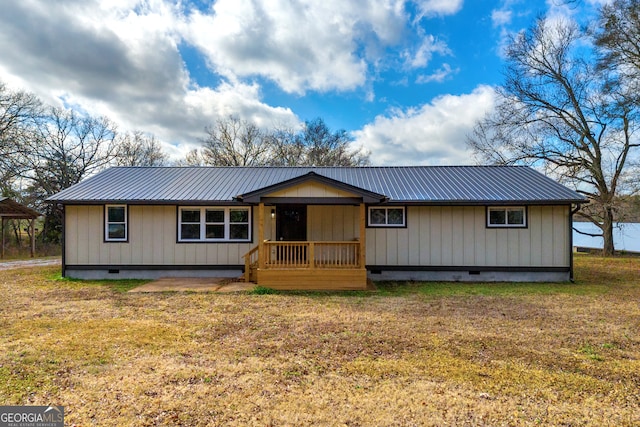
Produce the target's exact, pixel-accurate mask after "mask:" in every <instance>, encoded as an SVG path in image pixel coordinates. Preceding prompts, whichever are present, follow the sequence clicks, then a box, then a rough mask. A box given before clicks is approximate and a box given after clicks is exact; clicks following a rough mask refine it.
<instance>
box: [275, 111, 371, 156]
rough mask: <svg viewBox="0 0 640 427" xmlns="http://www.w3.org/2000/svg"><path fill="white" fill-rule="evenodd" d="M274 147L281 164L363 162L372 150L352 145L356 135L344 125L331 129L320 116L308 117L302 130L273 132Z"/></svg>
mask: <svg viewBox="0 0 640 427" xmlns="http://www.w3.org/2000/svg"><path fill="white" fill-rule="evenodd" d="M272 136H273V138H274V144H273V145H274V147H275V149H274V150H275V151H274V154H273V158H272V161H271V162H272V163H273V164H276V165H282V166H364V165H367V164H369V154H368V153H366V152H364V151H363V150H357V149H353V148H352V147H351V143H352V142H353V139H352V138H351V137H350V136H349V135H348V134H347V132H346V131H345V130H344V129H340V130H338V131H335V132H332V131H331V129H329V127H328V126H327V124H326V123H325V122H324V120H322V119H321V118H316V119H314V120H308V121H306V122H305V125H304V128H303V129H302V131H300V132H294V131H291V130H279V131H276V132H274V133H272Z"/></svg>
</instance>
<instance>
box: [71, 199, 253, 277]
mask: <svg viewBox="0 0 640 427" xmlns="http://www.w3.org/2000/svg"><path fill="white" fill-rule="evenodd" d="M128 210H129V212H128V214H129V222H128V232H129V241H128V242H104V206H69V205H67V206H66V207H65V217H66V227H65V234H66V235H65V250H66V253H65V262H66V264H67V265H242V264H243V263H244V260H243V259H242V255H244V254H245V253H247V252H248V251H249V250H250V249H251V247H252V246H254V245H255V242H252V243H177V241H176V240H177V211H176V206H141V205H129V207H128ZM253 211H254V213H253V216H252V222H253V224H252V233H253V234H254V235H255V234H256V230H257V228H258V226H257V215H256V213H255V211H256V209H254V210H253Z"/></svg>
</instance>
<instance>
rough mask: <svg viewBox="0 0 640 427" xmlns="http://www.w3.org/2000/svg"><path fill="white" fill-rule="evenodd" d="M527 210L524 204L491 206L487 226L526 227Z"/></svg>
mask: <svg viewBox="0 0 640 427" xmlns="http://www.w3.org/2000/svg"><path fill="white" fill-rule="evenodd" d="M526 226H527V210H526V209H525V207H524V206H506V207H498V206H495V207H493V206H491V207H489V208H487V227H526Z"/></svg>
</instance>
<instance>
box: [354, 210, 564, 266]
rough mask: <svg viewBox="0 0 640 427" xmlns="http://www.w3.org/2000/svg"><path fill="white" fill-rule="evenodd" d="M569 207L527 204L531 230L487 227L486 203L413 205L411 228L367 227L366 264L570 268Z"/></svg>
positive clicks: (409, 222)
mask: <svg viewBox="0 0 640 427" xmlns="http://www.w3.org/2000/svg"><path fill="white" fill-rule="evenodd" d="M568 218H569V207H568V206H529V207H528V218H527V219H528V227H527V228H487V227H486V220H487V219H486V207H483V206H460V207H458V206H409V207H407V228H397V229H396V228H373V227H371V228H367V235H366V248H367V265H378V266H384V265H393V266H421V265H422V266H500V267H568V266H569V264H570V255H569V254H570V250H569V249H570V248H569V245H570V242H569V223H568Z"/></svg>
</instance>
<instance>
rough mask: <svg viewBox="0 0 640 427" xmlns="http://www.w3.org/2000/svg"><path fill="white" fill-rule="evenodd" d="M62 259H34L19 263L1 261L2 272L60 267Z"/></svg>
mask: <svg viewBox="0 0 640 427" xmlns="http://www.w3.org/2000/svg"><path fill="white" fill-rule="evenodd" d="M60 264H61V261H60V258H34V259H24V260H19V261H0V270H13V269H16V268H26V267H44V266H49V265H60Z"/></svg>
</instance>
